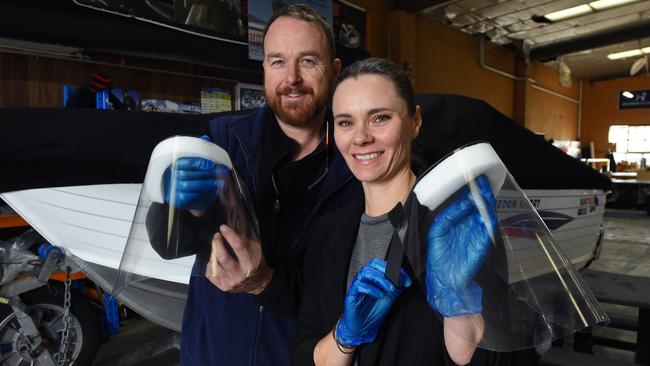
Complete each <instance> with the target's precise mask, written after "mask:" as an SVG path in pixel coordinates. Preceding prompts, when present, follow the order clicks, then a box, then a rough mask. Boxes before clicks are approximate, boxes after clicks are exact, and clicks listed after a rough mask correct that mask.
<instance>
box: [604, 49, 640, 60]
mask: <svg viewBox="0 0 650 366" xmlns="http://www.w3.org/2000/svg"><path fill="white" fill-rule="evenodd" d="M648 48H650V47H648ZM641 55H643V52H642V51H641V50H638V49H637V50H629V51H623V52H617V53H610V54H609V55H607V58H608V59H610V60H620V59H622V58H628V57H634V56H641Z"/></svg>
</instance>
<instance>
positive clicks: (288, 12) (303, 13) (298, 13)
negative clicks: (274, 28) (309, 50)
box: [262, 4, 336, 60]
mask: <svg viewBox="0 0 650 366" xmlns="http://www.w3.org/2000/svg"><path fill="white" fill-rule="evenodd" d="M280 17H291V18H294V19H298V20H302V21H303V22H307V23H310V24H313V25H315V26H316V27H317V28H318V29H319V30H320V31H321V33H323V35H325V39H326V40H327V49H328V51H329V55H330V58H331V60H334V58H335V57H336V47H335V45H334V32H333V31H332V27H330V25H329V23H327V22H326V21H325V19H323V17H322V16H321V15H320V14H318V12H317V11H316V10H314V9H312V8H311V7H309V6H307V5H303V4H291V5H287V6H285V7H282V8H281V9H280V10H278V11H276V12H275V13H273V16H272V17H271V19H270V20H269V21H268V23H266V27H264V36H263V38H262V40H265V39H266V32H268V30H269V27H271V24H273V22H274V21H275V20H276V19H278V18H280ZM262 45H263V43H262Z"/></svg>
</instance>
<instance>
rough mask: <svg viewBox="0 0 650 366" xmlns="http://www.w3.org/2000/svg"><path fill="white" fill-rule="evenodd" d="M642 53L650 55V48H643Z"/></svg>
mask: <svg viewBox="0 0 650 366" xmlns="http://www.w3.org/2000/svg"><path fill="white" fill-rule="evenodd" d="M641 51H642V52H643V53H650V47H643V48H642V49H641Z"/></svg>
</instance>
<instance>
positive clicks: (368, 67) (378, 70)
mask: <svg viewBox="0 0 650 366" xmlns="http://www.w3.org/2000/svg"><path fill="white" fill-rule="evenodd" d="M361 75H380V76H384V77H386V78H388V79H389V80H390V81H392V82H393V84H394V85H395V91H397V95H399V96H400V97H401V98H402V99H403V100H404V102H405V103H406V108H407V110H408V114H409V116H411V117H412V116H414V115H415V91H413V84H411V79H410V78H409V75H408V74H407V73H406V71H405V70H404V69H403V68H402V67H401V66H399V65H398V64H396V63H394V62H392V61H390V60H387V59H385V58H367V59H365V60H361V61H357V62H355V63H353V64H352V65H350V66H348V67H346V68H345V69H343V71H341V74H340V75H339V77H338V79H337V80H336V83H335V84H334V90H336V88H337V87H338V86H339V84H341V82H343V81H344V80H347V79H350V78H355V79H356V78H358V77H359V76H361Z"/></svg>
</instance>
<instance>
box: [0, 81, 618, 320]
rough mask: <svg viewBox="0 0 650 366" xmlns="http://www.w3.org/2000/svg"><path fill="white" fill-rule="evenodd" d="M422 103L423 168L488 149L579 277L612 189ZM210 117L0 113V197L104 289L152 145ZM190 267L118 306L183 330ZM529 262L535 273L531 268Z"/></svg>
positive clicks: (441, 106) (507, 127)
mask: <svg viewBox="0 0 650 366" xmlns="http://www.w3.org/2000/svg"><path fill="white" fill-rule="evenodd" d="M418 102H419V104H420V105H422V109H423V115H424V116H425V120H424V123H423V127H422V131H421V134H420V136H419V137H418V139H417V140H416V141H415V143H414V148H415V149H416V151H418V153H419V155H420V156H421V158H422V162H421V163H422V164H424V165H431V164H433V163H435V162H436V161H437V160H438V159H440V158H442V157H444V156H445V155H447V154H448V153H449V152H450V151H453V150H454V149H456V148H458V147H460V146H463V145H465V144H467V143H469V142H472V141H477V140H483V141H488V142H490V143H491V144H492V146H493V147H494V149H495V151H496V152H497V153H498V154H499V156H500V157H501V159H502V160H503V162H504V164H505V165H506V167H507V168H508V170H509V171H510V173H511V174H512V175H513V176H514V177H515V179H516V180H517V182H518V183H519V185H520V186H521V187H522V188H523V191H524V193H525V194H526V196H527V197H528V200H529V201H530V203H531V204H532V205H533V207H534V208H535V209H536V210H537V212H538V214H539V215H540V217H541V218H542V219H543V220H544V222H545V223H546V225H547V226H548V227H549V228H550V229H551V232H552V233H553V235H554V237H555V239H556V241H557V243H558V244H559V246H560V247H561V249H562V250H563V252H564V253H565V255H566V256H567V257H568V258H569V259H570V260H571V262H572V263H573V264H574V265H575V266H576V267H577V268H583V267H585V266H587V265H588V264H589V263H590V262H591V261H592V260H594V258H597V255H598V252H599V243H600V237H601V236H602V218H603V213H604V206H605V201H606V200H605V194H606V192H607V190H608V187H609V179H607V178H606V177H604V176H601V175H600V174H598V173H596V172H595V171H593V170H592V169H591V168H589V167H588V166H586V165H584V164H581V163H580V162H579V161H575V160H574V159H572V158H570V157H569V156H567V155H566V154H564V153H562V152H561V151H560V150H558V149H556V148H555V147H553V146H552V145H551V144H550V143H548V142H546V141H543V140H541V139H540V138H539V137H537V136H536V135H534V134H533V133H532V132H530V131H528V130H526V129H525V128H523V127H521V126H518V125H516V124H515V123H514V122H513V121H512V120H510V119H509V118H508V117H507V116H504V115H502V114H501V113H499V112H498V111H496V110H495V109H494V108H492V107H490V106H489V105H487V104H486V103H484V102H482V101H478V100H476V99H472V98H467V97H461V96H455V95H443V94H429V95H418ZM213 117H214V116H211V115H172V114H164V113H147V112H123V111H95V110H67V109H4V110H2V109H0V120H2V121H3V123H7V125H9V126H12V128H11V129H9V130H8V132H9V133H8V134H5V135H4V136H3V137H2V138H1V139H2V140H0V147H1V150H2V154H3V156H4V157H7V162H8V164H7V166H6V167H5V168H4V169H5V172H11V174H9V175H6V174H5V175H4V176H3V178H2V181H0V192H3V193H1V194H0V198H2V199H3V200H4V201H5V202H6V203H7V204H8V205H9V206H11V207H12V208H13V210H15V211H16V212H17V213H18V214H20V215H21V216H22V217H23V218H24V219H25V220H26V221H27V222H28V223H29V224H30V225H31V226H32V227H33V228H34V229H35V230H37V231H38V232H39V233H40V234H41V235H42V236H43V237H44V238H45V239H46V240H47V241H49V242H50V243H52V244H54V245H57V246H60V247H62V248H63V249H64V250H65V251H66V253H67V254H68V255H70V256H72V257H73V258H75V261H76V262H77V263H78V264H79V267H80V268H81V269H82V270H83V271H84V272H85V273H86V274H87V276H88V277H89V278H90V279H91V280H93V281H95V282H96V283H97V284H98V285H99V286H101V287H102V288H104V289H106V290H107V291H111V290H112V289H113V286H114V284H115V283H116V277H117V274H118V269H119V265H120V260H121V256H122V252H123V250H124V247H125V245H126V240H127V238H128V235H129V231H130V228H131V223H132V221H133V216H134V213H135V208H136V205H137V203H138V198H139V194H140V190H141V187H142V184H141V182H142V180H143V178H144V172H145V171H146V167H147V163H148V159H149V155H150V153H151V151H152V150H153V147H154V146H155V145H156V144H157V143H158V142H160V141H162V140H164V139H165V138H167V137H170V136H174V135H193V136H198V135H200V134H201V131H202V129H203V127H204V124H205V122H206V121H207V120H209V119H210V118H213ZM12 121H16V122H17V123H15V124H13V123H11V122H12ZM44 121H46V122H44ZM31 131H40V132H39V136H40V135H41V134H42V140H38V139H35V140H37V141H32V142H31V143H30V142H25V138H24V136H28V135H30V133H31ZM88 136H101V138H98V139H89V138H88ZM25 144H26V145H27V146H25ZM43 146H45V147H46V148H45V149H43ZM497 204H498V205H500V206H501V207H500V208H502V209H503V208H507V207H508V206H509V205H511V206H512V207H513V209H514V208H515V207H517V205H521V204H522V203H521V202H514V200H509V199H508V198H507V197H506V198H500V199H499V200H498V202H497ZM506 211H507V210H506ZM511 221H512V222H511V225H510V224H509V225H508V227H506V228H505V229H508V230H516V226H517V222H516V221H517V220H516V218H514V219H512V220H511ZM193 260H194V258H193V257H192V256H189V257H184V258H180V259H177V260H173V261H165V260H162V259H161V260H160V261H159V263H158V268H157V269H158V272H157V274H156V275H155V276H152V278H150V279H147V280H144V281H140V282H137V283H134V284H133V285H132V286H130V287H127V288H126V289H125V290H123V291H121V292H120V293H119V294H118V298H119V299H120V300H121V301H123V302H124V303H125V304H126V305H127V306H129V307H130V308H132V309H133V310H135V311H136V312H138V313H139V314H141V315H142V316H144V317H146V318H148V319H149V320H151V321H153V322H155V323H157V324H160V325H162V326H165V327H168V328H170V329H173V330H176V331H179V330H180V327H181V322H182V314H183V307H184V303H185V298H186V291H187V283H188V281H189V273H190V269H191V266H192V263H193ZM529 260H530V262H531V266H534V262H535V258H529ZM183 274H185V275H183Z"/></svg>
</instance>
